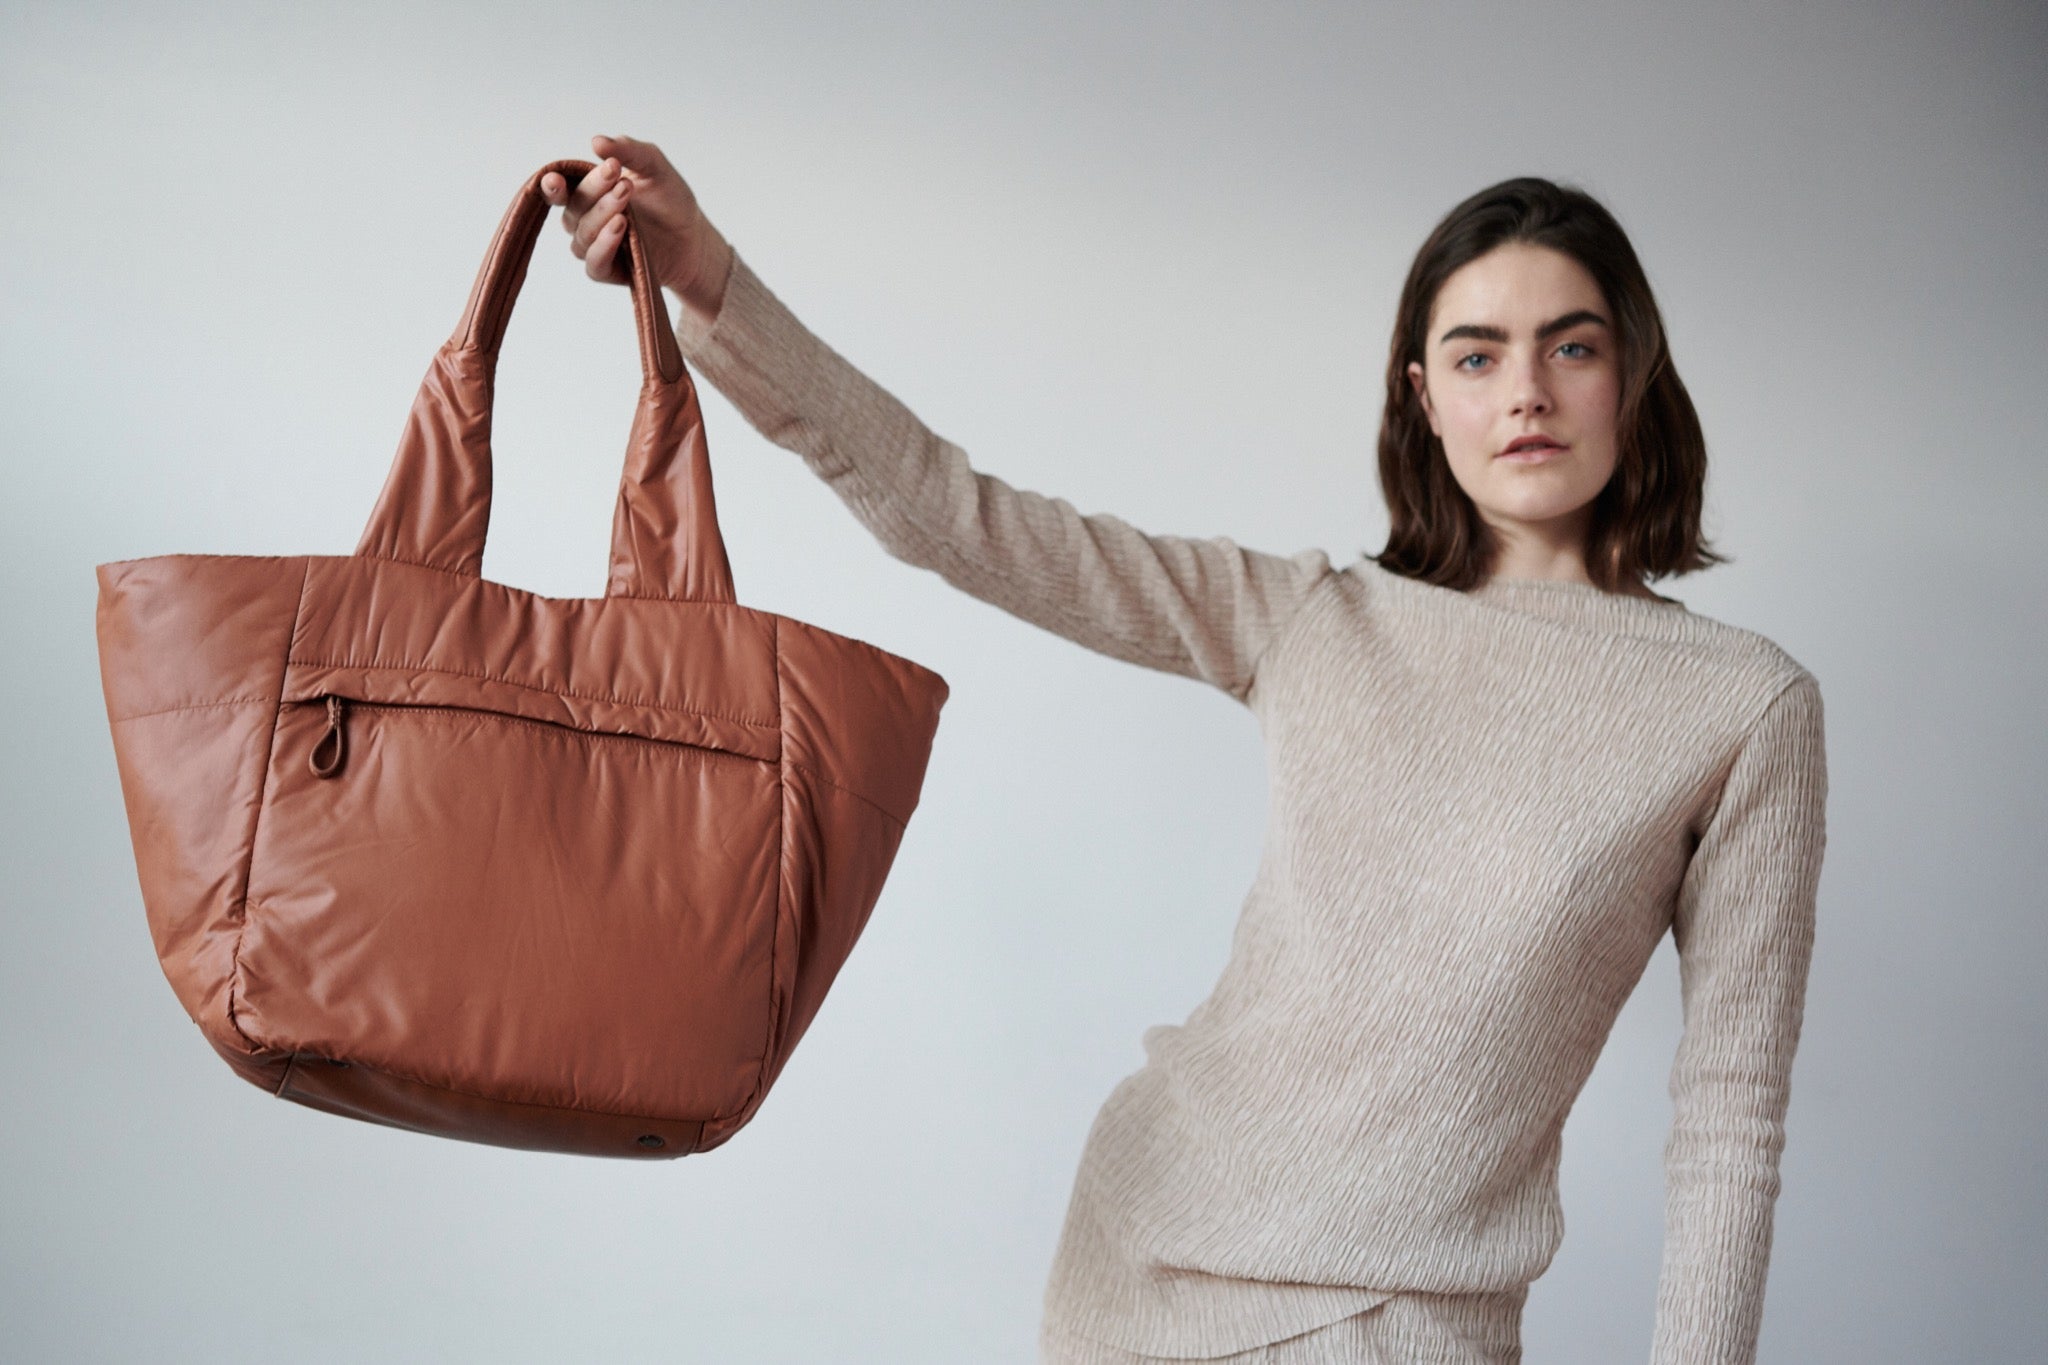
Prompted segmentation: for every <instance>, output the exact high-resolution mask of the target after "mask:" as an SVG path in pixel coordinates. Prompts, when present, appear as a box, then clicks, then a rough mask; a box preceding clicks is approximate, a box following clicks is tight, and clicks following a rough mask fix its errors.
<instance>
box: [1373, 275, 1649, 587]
mask: <svg viewBox="0 0 2048 1365" xmlns="http://www.w3.org/2000/svg"><path fill="white" fill-rule="evenodd" d="M1613 322H1614V320H1613V317H1612V316H1611V313H1610V310H1609V309H1608V307H1607V300H1606V299H1605V297H1603V295H1602V294H1601V290H1600V285H1599V283H1598V282H1597V281H1595V280H1594V278H1593V277H1592V275H1591V274H1589V273H1587V271H1586V268H1585V267H1584V266H1582V265H1580V264H1579V263H1578V262H1577V261H1576V260H1573V259H1572V258H1571V257H1570V256H1567V255H1565V254H1564V253H1563V252H1561V251H1555V250H1553V249H1551V248H1549V247H1541V246H1531V245H1528V244H1526V243H1521V242H1515V243H1510V244H1508V245H1505V246H1500V247H1496V248H1495V249H1494V250H1492V251H1489V252H1487V253H1486V254H1485V255H1484V256H1480V257H1477V258H1476V259H1474V260H1471V261H1468V262H1466V264H1465V265H1464V266H1462V267H1461V268H1460V269H1459V270H1458V271H1456V272H1455V273H1454V274H1453V275H1452V276H1451V277H1450V278H1449V279H1447V280H1445V281H1444V284H1443V287H1442V288H1441V289H1439V290H1438V291H1437V296H1436V302H1435V305H1434V307H1433V308H1432V310H1431V313H1430V320H1429V332H1428V343H1427V349H1426V351H1425V353H1424V354H1425V356H1426V359H1427V363H1426V365H1417V364H1412V363H1411V364H1410V365H1409V366H1408V378H1409V381H1410V382H1411V383H1412V384H1414V386H1415V388H1416V391H1417V393H1418V394H1420V396H1421V399H1422V406H1423V410H1424V411H1425V412H1426V413H1427V414H1428V416H1429V425H1430V428H1431V429H1432V430H1433V431H1435V432H1436V434H1437V438H1438V439H1439V440H1440V441H1442V442H1443V447H1444V454H1445V456H1446V457H1447V458H1448V459H1449V461H1450V466H1451V474H1452V477H1454V478H1456V479H1457V481H1458V486H1459V487H1461V488H1463V489H1464V490H1465V492H1466V494H1467V495H1468V496H1469V497H1470V498H1471V499H1472V501H1473V502H1474V503H1475V504H1476V505H1477V506H1478V508H1479V513H1480V515H1481V516H1483V517H1484V518H1486V520H1487V521H1488V522H1489V523H1490V524H1491V525H1493V526H1494V527H1496V528H1497V529H1499V530H1500V531H1501V532H1502V533H1503V534H1504V535H1505V537H1506V538H1507V540H1508V541H1509V543H1510V544H1511V545H1515V546H1519V547H1520V548H1521V549H1522V550H1524V551H1525V552H1540V551H1541V550H1542V549H1545V548H1547V549H1548V550H1550V551H1553V552H1570V551H1573V550H1576V549H1577V548H1578V547H1580V546H1582V545H1583V544H1584V534H1585V528H1586V525H1587V523H1588V522H1589V521H1590V518H1591V503H1592V501H1593V498H1594V497H1595V495H1597V494H1598V493H1599V492H1600V490H1601V489H1602V488H1603V487H1605V486H1606V483H1607V480H1608V478H1609V476H1610V475H1612V474H1613V473H1614V461H1615V448H1616V447H1615V432H1614V427H1615V416H1616V413H1617V411H1618V409H1619V406H1620V395H1621V371H1620V366H1619V363H1618V359H1617V356H1616V350H1617V349H1618V348H1617V339H1616V337H1615V335H1614V328H1613ZM1532 434H1533V435H1537V436H1542V437H1546V438H1548V439H1550V440H1552V441H1554V442H1557V443H1558V448H1552V449H1548V450H1539V451H1534V452H1531V453H1530V454H1529V455H1528V456H1525V457H1519V458H1518V457H1516V456H1514V455H1512V454H1509V453H1507V452H1508V447H1509V445H1510V444H1511V443H1512V442H1514V441H1515V440H1516V438H1518V437H1524V436H1529V435H1532Z"/></svg>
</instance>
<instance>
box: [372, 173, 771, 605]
mask: <svg viewBox="0 0 2048 1365" xmlns="http://www.w3.org/2000/svg"><path fill="white" fill-rule="evenodd" d="M593 168H594V167H593V163H591V162H589V161H581V160H562V161H551V162H549V163H548V164H547V165H545V166H542V167H541V168H540V169H539V170H537V171H535V172H534V173H533V175H532V176H531V177H529V178H528V179H527V181H526V183H525V184H524V185H522V186H520V188H519V192H518V194H517V195H515V196H514V197H513V200H512V204H511V206H510V207H509V208H507V209H506V210H505V216H504V219H503V221H501V222H500V223H499V225H498V233H497V236H496V237H494V238H493V239H492V241H491V247H490V251H489V252H488V253H487V254H486V255H485V257H484V263H483V266H482V268H481V269H480V270H479V271H478V272H477V277H476V282H475V284H474V285H472V286H471V288H470V292H469V302H468V304H467V305H466V306H465V307H464V308H463V311H462V321H461V322H460V323H459V324H458V325H457V326H456V328H455V332H454V335H452V336H450V337H449V338H448V340H447V341H446V342H445V343H443V345H442V347H441V349H440V350H439V351H438V352H436V353H435V356H434V360H433V363H432V364H431V365H430V366H429V367H428V369H427V375H426V378H425V379H424V380H423V381H422V382H421V384H420V389H419V394H418V396H417V397H416V398H415V399H414V400H413V406H412V412H411V414H410V416H409V417H408V418H407V419H406V426H405V431H404V434H403V435H402V436H401V437H400V438H399V444H398V453H397V455H396V457H395V458H394V459H393V460H392V464H391V473H390V475H389V476H388V477H387V478H386V480H385V483H384V491H383V493H382V494H381V495H380V496H379V498H378V500H377V506H376V508H375V510H373V511H372V512H371V514H370V521H369V524H368V526H367V527H366V528H365V529H364V531H363V537H362V540H361V541H360V542H359V543H358V544H357V546H356V553H357V554H359V555H375V556H378V557H380V558H385V559H397V560H404V561H406V562H408V563H415V564H424V565H427V566H429V567H432V568H438V569H445V570H447V571H449V572H451V573H459V574H464V575H466V576H468V577H471V578H476V577H480V576H481V575H482V572H483V554H484V537H485V535H486V533H487V531H488V529H489V526H490V517H491V403H492V394H493V390H494V388H495V384H496V379H497V369H498V347H499V345H500V343H502V342H503V340H504V337H505V326H506V324H507V322H509V321H510V319H511V316H512V306H513V304H514V303H515V302H517V300H518V298H519V289H520V286H521V285H522V284H524V283H525V280H526V267H527V263H528V261H529V260H531V259H532V256H533V245H534V242H535V240H536V239H537V238H538V237H539V235H540V227H541V224H542V223H543V222H545V221H546V220H547V216H548V211H549V209H550V208H551V207H552V206H551V205H550V204H549V203H548V201H547V199H546V197H545V196H543V195H542V194H541V192H540V181H541V177H542V176H544V175H546V174H547V173H548V172H550V171H554V172H558V173H559V174H560V175H561V176H562V178H563V179H565V180H567V181H568V182H569V184H570V185H571V186H572V187H573V186H575V185H577V184H578V183H580V182H581V181H582V179H583V177H584V176H585V175H587V174H588V173H589V172H590V171H591V170H592V169H593ZM626 223H627V226H626V241H625V245H626V253H625V256H626V260H627V262H628V266H629V271H630V276H631V278H630V284H631V286H632V296H633V316H634V321H635V323H636V324H637V326H638V329H639V338H640V372H641V381H642V382H641V386H640V403H639V407H638V409H637V410H636V411H635V413H634V418H633V430H632V434H631V435H630V436H629V437H628V438H627V448H626V469H625V477H624V479H623V480H622V482H621V484H620V487H619V504H618V511H617V513H616V514H615V516H614V517H613V521H612V551H611V567H610V571H609V573H608V575H607V579H606V584H605V593H606V595H607V596H611V597H658V598H669V599H674V600H680V601H697V602H731V601H733V600H734V598H733V588H732V569H731V566H730V564H729V563H728V562H727V560H726V555H725V541H724V538H723V537H722V536H721V535H720V534H719V530H718V511H717V505H716V502H715V500H714V498H713V494H712V487H711V460H710V452H709V450H708V448H707V447H706V444H705V440H704V416H703V411H702V409H701V408H700V407H699V405H698V402H697V391H696V386H695V384H694V383H693V382H692V381H691V379H690V374H689V371H688V370H687V369H686V368H685V367H684V365H683V359H682V351H681V349H680V348H679V347H678V346H677V345H676V337H675V331H674V329H673V328H672V327H671V326H670V323H669V317H668V307H667V305H666V303H664V302H663V300H662V297H661V292H660V286H659V284H658V283H657V282H656V281H655V279H654V275H653V272H652V271H651V270H650V269H649V268H648V263H647V249H646V244H645V243H644V242H643V241H642V239H641V237H640V230H639V227H638V226H637V225H636V224H635V223H634V222H633V217H632V211H631V210H630V209H628V211H627V214H626Z"/></svg>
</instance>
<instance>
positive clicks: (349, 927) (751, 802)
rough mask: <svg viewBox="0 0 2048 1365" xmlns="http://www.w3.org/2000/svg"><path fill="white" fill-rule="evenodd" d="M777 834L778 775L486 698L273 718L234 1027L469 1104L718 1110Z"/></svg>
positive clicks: (744, 1094)
mask: <svg viewBox="0 0 2048 1365" xmlns="http://www.w3.org/2000/svg"><path fill="white" fill-rule="evenodd" d="M781 828H782V825H781V784H780V774H779V765H778V764H776V763H775V762H772V761H765V760H762V759H758V758H752V757H746V756H742V755H738V754H732V753H727V752H724V751H721V750H718V749H712V748H708V747H704V746H700V745H695V744H690V743H687V742H683V741H679V740H672V739H659V738H653V737H649V736H645V735H636V734H625V733H617V732H610V731H595V730H586V729H582V728H580V727H577V726H573V725H565V724H555V723H550V722H546V721H540V720H535V719H532V718H530V717H527V716H516V715H507V714H505V713H503V712H500V711H495V710H492V709H490V708H488V707H481V706H474V707H473V706H458V705H445V704H440V703H430V704H421V703H406V702H388V701H374V702H370V701H359V700H356V699H353V698H348V697H341V696H331V695H330V696H322V697H318V698H312V699H307V700H302V701H296V702H291V703H287V704H286V705H285V706H283V707H282V708H281V710H280V713H279V720H278V726H277V733H276V736H275V739H274V742H273V745H272V754H271V760H270V773H269V778H268V782H267V784H266V787H265V792H264V797H263V810H262V812H261V814H260V819H259V822H258V827H257V836H256V841H255V852H254V856H253V859H252V865H251V870H250V880H249V908H248V915H247V918H246V921H245V927H244V929H243V935H242V941H241V946H240V950H239V953H238V955H237V985H236V1002H235V1008H236V1017H237V1020H238V1022H239V1023H240V1024H241V1025H242V1027H243V1028H245V1029H246V1030H248V1031H249V1033H250V1036H251V1037H252V1038H257V1039H260V1040H261V1041H262V1042H264V1043H265V1044H266V1045H270V1046H277V1047H282V1048H288V1049H290V1050H293V1051H300V1052H307V1053H313V1054H316V1055H319V1056H326V1057H336V1058H342V1059H348V1060H355V1061H360V1062H362V1063H364V1064H366V1065H369V1066H374V1067H378V1068H380V1069H381V1070H384V1071H388V1072H390V1073H391V1074H394V1075H398V1076H404V1077H410V1078H412V1079H415V1080H418V1081H421V1082H424V1083H427V1084H431V1085H436V1086H442V1087H445V1088H448V1089H452V1090H458V1091H464V1092H467V1093H472V1094H479V1095H487V1096H492V1097H502V1098H506V1099H510V1100H514V1101H518V1102H524V1103H531V1104H549V1105H561V1106H574V1107H579V1108H589V1109H597V1110H616V1111H617V1112H633V1113H646V1112H660V1113H663V1114H667V1115H670V1116H673V1117H677V1118H699V1117H701V1118H712V1117H715V1116H717V1115H719V1114H724V1113H730V1112H733V1111H734V1110H736V1109H738V1108H739V1107H740V1106H741V1105H743V1104H744V1103H745V1102H746V1101H747V1099H748V1098H749V1096H750V1094H751V1093H752V1091H753V1089H754V1088H755V1086H756V1085H757V1083H758V1081H759V1078H760V1070H761V1063H762V1058H763V1056H764V1053H765V1051H766V1048H767V1043H768V1038H769V1035H770V1022H771V1014H772V1010H773V1002H772V998H771V997H772V980H773V965H774V953H775V917H776V913H777V897H778V879H779V876H780V868H781V856H780V855H781V848H780V838H781ZM649 1096H656V1097H659V1098H660V1105H659V1107H658V1108H652V1109H651V1108H650V1107H649Z"/></svg>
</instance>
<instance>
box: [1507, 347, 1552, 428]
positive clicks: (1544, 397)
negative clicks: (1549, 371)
mask: <svg viewBox="0 0 2048 1365" xmlns="http://www.w3.org/2000/svg"><path fill="white" fill-rule="evenodd" d="M1508 399H1509V404H1510V406H1509V409H1508V411H1509V412H1510V413H1511V414H1513V415H1514V416H1516V417H1530V416H1537V415H1540V414H1542V413H1547V412H1549V411H1550V389H1549V387H1548V386H1547V385H1545V384H1544V382H1543V370H1542V367H1541V366H1539V365H1538V364H1537V363H1536V360H1535V358H1534V357H1529V358H1526V359H1524V360H1523V361H1522V362H1521V364H1520V365H1518V366H1516V367H1515V370H1514V385H1513V387H1512V388H1510V389H1509V391H1508Z"/></svg>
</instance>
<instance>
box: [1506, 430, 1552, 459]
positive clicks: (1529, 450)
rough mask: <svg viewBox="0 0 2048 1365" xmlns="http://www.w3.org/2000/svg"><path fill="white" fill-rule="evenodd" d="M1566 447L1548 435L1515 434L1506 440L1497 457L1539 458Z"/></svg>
mask: <svg viewBox="0 0 2048 1365" xmlns="http://www.w3.org/2000/svg"><path fill="white" fill-rule="evenodd" d="M1566 448H1567V447H1566V446H1565V444H1564V442H1562V441H1558V440H1554V439H1552V438H1551V437H1548V436H1539V435H1528V436H1517V437H1516V438H1515V439H1514V440H1512V441H1510V442H1508V446H1507V449H1505V450H1503V451H1501V453H1500V457H1499V458H1501V459H1513V458H1519V459H1524V460H1533V459H1541V458H1543V457H1544V456H1546V455H1555V454H1557V453H1558V452H1559V451H1562V450H1564V449H1566Z"/></svg>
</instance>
